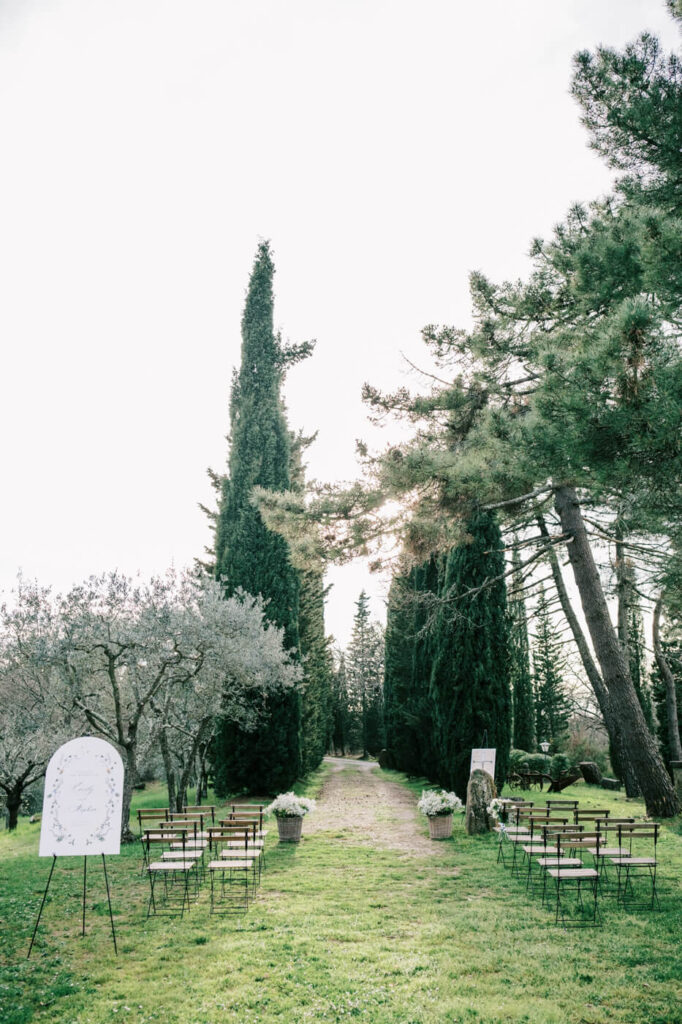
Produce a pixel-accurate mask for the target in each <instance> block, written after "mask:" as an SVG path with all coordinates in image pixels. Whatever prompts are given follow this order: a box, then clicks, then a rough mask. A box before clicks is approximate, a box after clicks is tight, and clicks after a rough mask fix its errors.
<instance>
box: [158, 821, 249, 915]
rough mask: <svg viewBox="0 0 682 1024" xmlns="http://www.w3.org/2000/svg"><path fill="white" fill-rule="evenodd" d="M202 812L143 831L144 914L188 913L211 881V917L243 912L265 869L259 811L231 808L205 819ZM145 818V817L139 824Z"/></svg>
mask: <svg viewBox="0 0 682 1024" xmlns="http://www.w3.org/2000/svg"><path fill="white" fill-rule="evenodd" d="M205 810H206V809H205V808H202V809H201V810H200V811H195V812H192V811H190V810H188V811H187V812H186V813H185V814H184V815H180V814H175V813H172V812H171V813H167V814H166V815H165V816H164V818H163V819H161V820H158V821H156V822H155V823H152V824H149V827H145V828H143V831H142V857H143V864H142V869H143V871H144V872H146V874H147V876H148V877H149V884H150V896H149V904H148V908H147V916H150V915H151V914H156V913H159V912H160V911H163V910H165V911H167V912H169V913H171V912H173V911H174V910H176V909H177V910H179V912H180V914H181V915H182V914H184V912H185V910H189V908H190V904H191V901H192V899H197V898H198V896H199V892H200V886H201V883H202V881H203V880H204V879H205V878H206V875H207V874H208V876H209V879H210V903H211V913H217V912H219V911H224V912H228V911H232V910H247V909H248V906H249V902H250V900H251V899H253V898H254V897H255V895H256V892H257V889H258V885H259V884H260V880H261V876H262V872H263V871H264V869H265V837H266V835H267V829H264V828H263V827H262V825H263V807H262V805H260V804H257V805H253V804H240V805H237V804H234V805H231V807H230V810H229V812H228V814H227V817H225V818H222V819H219V821H218V823H217V824H215V813H214V814H213V817H212V820H213V822H214V823H213V824H209V823H208V822H205V821H204V813H205ZM147 823H148V819H147V818H145V819H144V824H147Z"/></svg>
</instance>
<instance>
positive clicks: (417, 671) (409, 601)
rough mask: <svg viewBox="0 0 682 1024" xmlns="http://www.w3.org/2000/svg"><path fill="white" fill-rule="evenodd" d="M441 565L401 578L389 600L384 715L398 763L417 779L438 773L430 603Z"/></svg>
mask: <svg viewBox="0 0 682 1024" xmlns="http://www.w3.org/2000/svg"><path fill="white" fill-rule="evenodd" d="M440 561H441V560H440V559H436V558H431V559H429V561H428V562H425V563H424V565H421V566H418V567H415V568H413V569H411V570H410V571H409V572H408V573H407V574H406V575H404V576H396V577H395V578H394V579H393V582H392V583H391V588H390V590H389V594H388V609H387V614H386V634H385V665H384V714H385V720H386V748H387V750H388V752H389V754H390V756H391V758H392V763H393V764H395V766H396V768H399V769H400V770H401V771H405V772H408V773H409V774H411V775H426V776H428V774H429V772H430V771H432V767H433V757H432V753H431V744H432V714H431V699H430V694H429V684H430V677H431V650H430V641H429V630H428V622H427V620H428V615H429V605H428V603H427V602H426V600H425V599H426V598H428V596H429V595H436V594H437V593H438V585H439V579H438V577H439V572H438V567H439V564H440Z"/></svg>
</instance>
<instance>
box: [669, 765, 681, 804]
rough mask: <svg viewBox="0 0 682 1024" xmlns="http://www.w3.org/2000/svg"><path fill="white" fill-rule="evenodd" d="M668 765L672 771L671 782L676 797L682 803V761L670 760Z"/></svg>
mask: <svg viewBox="0 0 682 1024" xmlns="http://www.w3.org/2000/svg"><path fill="white" fill-rule="evenodd" d="M670 767H671V768H672V772H673V782H674V783H675V789H676V790H677V798H678V800H679V801H680V803H682V761H671V762H670Z"/></svg>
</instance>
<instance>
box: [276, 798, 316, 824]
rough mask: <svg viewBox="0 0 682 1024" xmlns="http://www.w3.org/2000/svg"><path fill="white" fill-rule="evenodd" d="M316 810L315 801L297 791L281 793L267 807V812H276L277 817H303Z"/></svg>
mask: <svg viewBox="0 0 682 1024" xmlns="http://www.w3.org/2000/svg"><path fill="white" fill-rule="evenodd" d="M314 810H315V801H314V800H308V798H307V797H305V796H296V794H295V793H280V794H279V796H277V797H275V799H274V800H273V801H272V803H271V804H269V806H268V807H266V808H265V813H266V814H274V815H275V817H276V818H303V817H305V815H306V814H310V812H311V811H314Z"/></svg>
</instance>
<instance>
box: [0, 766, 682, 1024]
mask: <svg viewBox="0 0 682 1024" xmlns="http://www.w3.org/2000/svg"><path fill="white" fill-rule="evenodd" d="M377 770H378V769H377ZM385 775H386V776H387V777H388V778H390V779H392V780H395V781H397V782H399V783H401V784H403V785H408V786H410V787H411V788H412V789H413V790H414V792H415V797H416V795H417V794H418V792H419V789H420V786H419V784H418V783H415V782H407V781H406V780H405V779H404V777H403V776H401V775H399V774H398V773H394V772H387V773H385ZM322 778H323V772H320V773H318V774H317V776H316V777H315V778H314V779H313V780H311V782H310V784H309V785H308V787H307V792H308V794H309V795H315V790H316V789H319V786H320V784H321V781H322ZM359 784H361V783H359ZM563 795H565V796H568V797H578V798H579V799H580V801H581V807H583V806H585V807H589V806H590V805H592V806H593V807H600V806H609V807H611V808H613V812H612V813H615V812H616V811H618V812H620V816H624V815H625V813H626V812H627V813H635V814H642V813H643V808H642V806H641V804H639V803H638V802H637V801H627V802H626V801H625V798H624V797H623V796H621V795H620V794H614V793H605V792H604V791H601V790H597V789H593V788H588V787H586V786H585V785H579V786H575V787H572V788H571V789H570V790H567V791H565V793H564V794H563ZM540 796H541V797H542V798H544V796H545V794H541V795H540ZM162 802H163V795H162V792H161V790H160V789H158V788H157V789H154V788H151V789H147V790H145V791H144V792H142V793H140V794H137V795H136V800H135V804H134V808H137V807H138V806H141V805H144V804H146V805H147V806H155V805H160V804H161V803H162ZM388 813H390V808H381V809H379V810H378V813H377V819H378V820H379V821H381V819H382V815H383V816H385V815H386V814H388ZM416 827H417V828H422V829H423V831H424V833H425V834H426V832H427V825H426V821H425V819H421V820H418V821H417V823H416ZM38 833H39V826H38V825H34V826H31V825H29V824H28V823H27V822H25V821H22V823H21V825H20V828H19V829H18V831H17V832H16V833H14V834H9V833H5V832H3V833H0V884H1V891H0V915H1V924H0V929H1V931H0V942H1V946H0V956H1V960H0V1021H1V1022H2V1024H28V1022H29V1021H37V1022H48V1021H49V1022H55V1024H57V1022H60V1024H61V1022H64V1024H69V1022H74V1024H76V1022H77V1024H103V1022H107V1024H110V1022H112V1021H117V1022H123V1021H125V1022H130V1024H133V1022H134V1024H143V1022H145V1024H146V1022H153V1021H154V1022H155V1021H158V1022H163V1024H214V1022H222V1021H234V1022H240V1024H241V1022H243V1024H250V1022H256V1021H259V1022H270V1021H282V1022H299V1021H301V1022H302V1021H349V1020H352V1019H363V1020H366V1021H371V1022H372V1024H417V1022H419V1024H435V1022H453V1024H454V1022H473V1021H476V1022H489V1024H492V1022H498V1021H518V1022H521V1021H524V1022H533V1024H587V1022H589V1024H601V1022H614V1021H620V1022H623V1024H676V1022H682V1003H681V1001H680V993H681V985H680V982H681V981H682V957H681V953H680V940H681V939H682V914H681V912H680V894H681V891H682V884H681V878H682V826H681V823H680V821H679V820H677V821H676V822H675V823H672V824H670V823H668V824H666V825H664V827H663V838H662V840H661V842H660V844H659V863H660V865H661V868H660V884H661V902H662V904H663V910H662V911H661V912H659V913H654V912H649V911H640V912H637V913H628V912H625V911H623V910H620V909H618V908H617V907H616V906H615V905H614V904H613V903H612V902H611V901H608V902H607V901H604V902H603V903H602V907H603V915H604V927H603V928H602V929H597V930H593V929H589V930H585V931H580V932H576V931H569V932H565V931H563V930H561V929H559V928H556V927H554V925H553V923H552V918H551V915H550V914H549V912H548V911H547V910H543V909H542V907H541V906H540V904H539V900H538V899H535V900H530V899H529V898H528V897H527V896H526V894H525V892H524V889H523V884H522V883H521V882H520V881H517V880H514V879H513V878H511V877H510V874H509V871H506V870H504V869H503V868H502V867H501V866H498V865H496V863H495V859H496V852H497V850H496V840H495V838H494V837H493V836H490V837H479V838H468V837H467V836H465V834H464V831H463V828H462V825H461V823H460V820H459V819H457V822H456V826H455V835H454V838H453V840H451V841H445V842H441V843H439V844H437V848H436V850H435V853H434V855H432V856H429V857H425V856H415V855H410V854H408V853H405V852H403V853H401V852H398V851H396V850H391V849H381V850H377V849H375V848H373V847H372V845H371V844H370V843H369V842H368V841H366V839H365V837H364V836H363V835H362V834H361V833H358V832H357V831H353V830H350V829H346V828H339V829H336V830H330V831H325V832H319V833H317V834H316V835H314V836H308V837H307V838H304V841H303V842H302V843H301V844H300V846H278V844H277V836H276V826H275V824H274V822H273V825H272V831H271V833H270V836H269V837H268V854H267V856H268V862H267V872H266V874H265V876H264V881H263V885H262V887H261V893H260V896H259V898H258V900H257V902H256V903H255V904H254V905H252V907H251V908H250V909H249V912H248V914H246V915H244V916H239V917H217V916H214V917H211V916H210V915H209V913H208V899H207V887H206V886H204V890H203V891H202V895H201V898H200V901H199V903H198V904H197V905H196V906H193V907H192V910H191V912H190V913H189V914H188V915H185V918H184V919H183V920H180V919H178V918H168V917H157V918H150V919H149V920H147V919H146V910H147V897H148V883H147V880H146V878H144V877H143V876H141V874H140V862H141V858H140V851H139V848H138V847H129V848H126V849H124V851H123V852H122V854H121V856H120V857H112V858H110V860H109V861H108V864H109V865H110V880H111V884H112V894H113V902H114V908H115V919H116V929H117V937H118V942H119V956H118V958H116V957H114V955H113V947H112V943H111V934H110V930H109V919H108V910H107V903H106V897H105V892H104V885H103V879H102V873H101V867H100V865H99V864H98V863H97V862H96V859H94V858H93V860H92V866H90V864H89V866H88V879H89V889H88V907H87V925H86V927H87V934H86V936H85V938H81V937H80V935H79V932H80V915H81V899H82V872H83V864H82V859H80V858H74V860H73V861H71V860H70V859H69V858H63V859H61V860H60V861H59V862H58V863H57V867H56V869H55V875H54V878H53V887H52V890H51V897H50V899H49V901H48V904H47V907H46V911H45V913H44V916H43V920H42V922H41V926H40V931H39V935H38V939H37V940H36V946H35V947H34V951H33V954H32V957H31V960H30V961H28V962H27V961H26V959H25V958H26V952H27V949H28V943H29V940H30V935H31V931H32V928H33V924H34V922H35V918H36V914H37V911H38V906H39V902H40V897H41V895H42V891H43V889H44V886H45V881H46V879H47V874H48V871H49V867H50V861H49V859H39V858H38V857H37V847H38ZM304 835H305V823H304ZM435 846H436V844H434V847H435Z"/></svg>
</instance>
